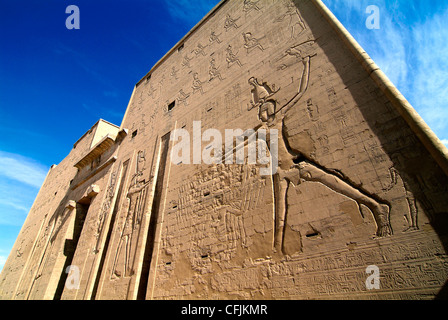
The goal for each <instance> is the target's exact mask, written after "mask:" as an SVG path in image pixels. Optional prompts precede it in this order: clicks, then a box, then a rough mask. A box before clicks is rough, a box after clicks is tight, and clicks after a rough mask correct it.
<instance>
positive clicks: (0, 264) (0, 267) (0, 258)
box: [0, 256, 6, 272]
mask: <svg viewBox="0 0 448 320" xmlns="http://www.w3.org/2000/svg"><path fill="white" fill-rule="evenodd" d="M5 263H6V257H4V256H0V272H2V270H3V266H4V265H5Z"/></svg>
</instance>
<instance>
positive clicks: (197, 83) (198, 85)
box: [192, 72, 204, 94]
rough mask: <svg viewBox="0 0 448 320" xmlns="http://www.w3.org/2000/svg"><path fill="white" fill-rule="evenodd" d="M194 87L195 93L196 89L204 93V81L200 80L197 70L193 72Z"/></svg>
mask: <svg viewBox="0 0 448 320" xmlns="http://www.w3.org/2000/svg"><path fill="white" fill-rule="evenodd" d="M192 88H193V94H194V93H196V91H199V92H201V94H204V90H203V89H202V81H201V80H199V76H198V73H197V72H195V73H194V74H193V85H192Z"/></svg>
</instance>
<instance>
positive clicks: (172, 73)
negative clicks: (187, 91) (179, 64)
mask: <svg viewBox="0 0 448 320" xmlns="http://www.w3.org/2000/svg"><path fill="white" fill-rule="evenodd" d="M178 71H179V70H176V67H175V66H173V68H172V69H171V73H170V76H171V77H173V78H174V79H176V80H178V79H179V78H178V77H177V72H178Z"/></svg>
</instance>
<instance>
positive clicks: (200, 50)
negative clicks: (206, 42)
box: [192, 43, 207, 57]
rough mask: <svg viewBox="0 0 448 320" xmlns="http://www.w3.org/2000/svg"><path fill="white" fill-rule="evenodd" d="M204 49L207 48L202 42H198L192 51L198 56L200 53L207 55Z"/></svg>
mask: <svg viewBox="0 0 448 320" xmlns="http://www.w3.org/2000/svg"><path fill="white" fill-rule="evenodd" d="M204 49H205V47H204V46H203V45H202V44H201V43H198V45H197V46H196V48H195V49H194V50H193V51H192V53H194V54H195V56H196V57H197V56H199V55H203V56H206V55H207V54H206V53H205V51H204Z"/></svg>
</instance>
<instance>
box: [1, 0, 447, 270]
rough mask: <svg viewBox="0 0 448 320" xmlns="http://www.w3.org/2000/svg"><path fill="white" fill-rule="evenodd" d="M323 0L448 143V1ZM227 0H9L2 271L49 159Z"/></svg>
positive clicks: (4, 30)
mask: <svg viewBox="0 0 448 320" xmlns="http://www.w3.org/2000/svg"><path fill="white" fill-rule="evenodd" d="M230 1H239V0H230ZM323 1H324V3H325V4H326V5H327V6H328V7H329V8H330V9H331V10H332V11H333V13H335V15H336V16H337V17H338V19H339V20H340V21H341V22H342V23H343V24H344V25H345V27H346V28H347V29H348V30H349V31H350V33H351V34H352V35H353V36H354V37H355V39H356V40H357V41H358V42H359V43H360V44H361V46H362V47H363V48H364V49H365V50H366V51H367V52H368V53H369V54H370V56H371V57H372V58H373V60H374V61H375V62H376V63H377V64H378V65H379V66H380V68H381V69H382V70H383V71H384V72H385V73H386V75H387V76H388V77H389V78H390V79H391V80H392V82H393V83H394V84H395V85H396V86H397V87H398V89H399V90H400V91H401V92H402V93H403V94H404V96H405V97H406V98H407V99H408V100H409V101H410V103H411V104H412V105H413V106H414V107H415V108H416V110H417V111H418V112H419V113H420V115H421V116H422V117H423V118H424V120H425V121H426V122H427V123H428V124H429V125H430V127H431V128H432V129H433V130H434V131H435V132H436V134H437V135H438V136H439V138H440V139H442V141H444V143H445V144H447V145H448V127H447V126H446V123H448V106H447V101H448V28H446V26H445V25H446V20H447V18H448V1H445V0H431V1H427V0H414V1H413V0H387V1H385V0H323ZM218 2H219V1H218V0H165V1H162V0H127V1H125V0H120V1H118V0H108V1H106V0H94V1H92V0H90V1H89V0H70V1H64V0H42V1H33V0H27V1H24V0H1V1H0V137H1V138H0V270H1V268H2V267H3V264H4V261H5V260H6V257H7V256H8V255H9V253H10V250H11V248H12V246H13V244H14V242H15V239H16V237H17V235H18V233H19V231H20V228H21V226H22V224H23V222H24V221H25V218H26V216H27V213H28V211H29V209H30V208H31V205H32V203H33V201H34V198H35V196H36V195H37V192H38V191H39V187H40V185H41V184H42V182H43V180H44V178H45V175H46V173H47V171H48V169H49V168H50V166H51V165H52V164H58V163H59V162H60V161H61V160H62V159H63V158H64V157H65V156H66V155H67V154H68V153H69V152H70V150H71V149H72V146H73V143H74V142H76V141H77V140H78V139H79V138H80V137H81V136H82V135H83V134H84V133H85V132H86V131H87V130H88V129H90V127H91V126H92V125H93V124H94V123H95V122H96V121H97V120H98V119H100V118H103V119H105V120H108V121H110V122H112V123H115V124H117V125H120V124H121V120H122V117H123V115H124V112H125V109H126V106H127V104H128V102H129V99H130V96H131V94H132V90H133V87H134V85H135V83H136V82H137V81H138V80H140V79H141V78H142V77H143V76H144V75H145V74H146V73H147V72H148V71H149V70H150V68H151V67H152V66H153V65H154V64H155V63H156V62H157V61H158V60H159V59H160V58H161V57H162V56H163V55H164V54H165V53H166V52H167V51H168V50H169V49H171V48H172V46H173V45H175V44H176V43H177V41H179V40H180V39H181V38H182V37H183V36H184V35H185V34H186V33H187V32H188V31H189V30H190V29H191V28H192V27H193V26H194V25H195V24H196V23H197V22H198V21H199V20H200V19H201V18H202V17H203V16H204V15H205V14H206V13H207V12H208V11H209V10H210V9H212V8H213V7H214V6H215V5H216V4H217V3H218ZM73 4H74V5H77V6H78V7H79V9H80V29H79V30H68V29H67V28H66V27H65V20H66V18H67V17H68V16H69V15H68V14H66V13H65V9H66V7H67V6H68V5H73ZM369 5H376V6H378V7H379V9H380V11H379V12H380V29H379V30H370V29H368V28H367V27H366V25H365V21H366V19H367V17H368V16H369V14H367V13H366V8H367V7H368V6H369Z"/></svg>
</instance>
